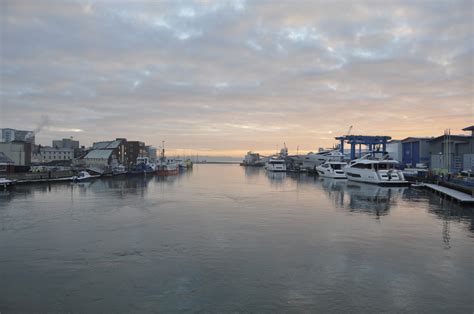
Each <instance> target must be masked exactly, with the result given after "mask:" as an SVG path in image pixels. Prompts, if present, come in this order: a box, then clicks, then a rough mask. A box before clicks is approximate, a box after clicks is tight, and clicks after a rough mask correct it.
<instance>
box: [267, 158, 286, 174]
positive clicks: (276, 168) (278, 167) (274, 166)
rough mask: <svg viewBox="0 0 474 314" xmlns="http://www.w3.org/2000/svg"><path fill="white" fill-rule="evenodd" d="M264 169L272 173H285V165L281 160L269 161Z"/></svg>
mask: <svg viewBox="0 0 474 314" xmlns="http://www.w3.org/2000/svg"><path fill="white" fill-rule="evenodd" d="M265 169H266V170H267V171H272V172H286V163H285V161H284V160H283V159H270V160H268V161H267V163H266V164H265Z"/></svg>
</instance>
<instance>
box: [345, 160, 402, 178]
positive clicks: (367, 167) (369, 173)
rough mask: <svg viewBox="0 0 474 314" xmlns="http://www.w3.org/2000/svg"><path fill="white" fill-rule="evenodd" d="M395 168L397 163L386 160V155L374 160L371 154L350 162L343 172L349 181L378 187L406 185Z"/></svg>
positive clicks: (399, 171) (400, 173)
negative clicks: (377, 185)
mask: <svg viewBox="0 0 474 314" xmlns="http://www.w3.org/2000/svg"><path fill="white" fill-rule="evenodd" d="M397 167H398V161H396V160H392V159H388V155H385V156H384V157H383V158H376V157H375V156H374V155H373V154H367V155H365V156H363V157H361V158H359V159H355V160H353V161H351V162H350V163H349V165H348V166H347V167H345V168H344V171H345V173H346V176H347V178H348V179H349V180H351V181H356V182H365V183H373V184H379V185H397V184H398V185H405V184H408V181H406V180H405V177H404V176H403V173H402V171H401V170H399V169H398V168H397Z"/></svg>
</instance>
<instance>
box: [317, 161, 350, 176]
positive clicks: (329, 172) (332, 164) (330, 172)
mask: <svg viewBox="0 0 474 314" xmlns="http://www.w3.org/2000/svg"><path fill="white" fill-rule="evenodd" d="M346 166H347V163H346V162H343V161H330V160H328V161H326V162H324V163H323V164H321V165H319V166H316V171H317V173H318V174H319V175H320V176H321V177H326V178H334V179H347V176H346V174H345V172H344V167H346Z"/></svg>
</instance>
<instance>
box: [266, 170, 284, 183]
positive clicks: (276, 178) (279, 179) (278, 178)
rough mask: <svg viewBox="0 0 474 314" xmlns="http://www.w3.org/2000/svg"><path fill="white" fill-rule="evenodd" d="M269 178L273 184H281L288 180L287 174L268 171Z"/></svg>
mask: <svg viewBox="0 0 474 314" xmlns="http://www.w3.org/2000/svg"><path fill="white" fill-rule="evenodd" d="M265 174H266V176H267V178H268V179H269V180H270V182H271V183H275V184H280V183H283V180H284V179H285V178H286V172H275V171H266V172H265Z"/></svg>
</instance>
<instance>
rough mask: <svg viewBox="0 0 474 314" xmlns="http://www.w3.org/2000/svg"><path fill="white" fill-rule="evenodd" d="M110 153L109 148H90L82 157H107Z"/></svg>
mask: <svg viewBox="0 0 474 314" xmlns="http://www.w3.org/2000/svg"><path fill="white" fill-rule="evenodd" d="M112 153H113V151H112V150H111V149H94V150H91V151H90V152H89V153H87V155H86V156H85V157H84V159H86V158H91V159H92V158H94V159H109V157H110V155H112Z"/></svg>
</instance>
